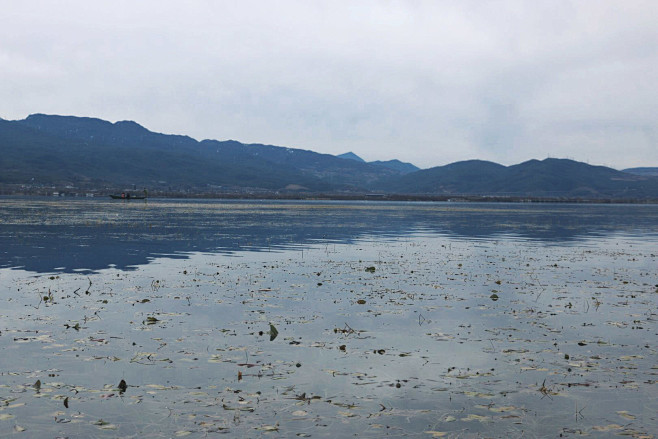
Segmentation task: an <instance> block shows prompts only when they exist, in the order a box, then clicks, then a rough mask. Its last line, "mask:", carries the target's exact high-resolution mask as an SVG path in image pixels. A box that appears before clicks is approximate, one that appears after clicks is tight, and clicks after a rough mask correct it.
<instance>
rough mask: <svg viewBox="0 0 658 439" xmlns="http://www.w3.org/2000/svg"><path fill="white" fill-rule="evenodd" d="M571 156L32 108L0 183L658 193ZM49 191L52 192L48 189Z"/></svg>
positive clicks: (581, 195) (632, 176) (12, 135)
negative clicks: (458, 153) (290, 134)
mask: <svg viewBox="0 0 658 439" xmlns="http://www.w3.org/2000/svg"><path fill="white" fill-rule="evenodd" d="M647 169H655V168H639V170H637V169H635V170H632V169H631V170H627V171H626V172H624V171H617V170H614V169H612V168H607V167H602V166H591V165H588V164H586V163H581V162H576V161H573V160H566V159H545V160H541V161H540V160H530V161H527V162H524V163H520V164H517V165H512V166H503V165H500V164H497V163H492V162H486V161H481V160H469V161H463V162H456V163H452V164H449V165H445V166H438V167H434V168H430V169H418V168H417V167H416V166H414V165H412V164H410V163H404V162H401V161H399V160H390V161H374V162H365V161H364V160H362V159H361V158H360V157H358V156H357V155H356V154H354V153H351V152H350V153H345V154H341V155H339V156H333V155H330V154H320V153H316V152H313V151H308V150H303V149H296V148H286V147H279V146H272V145H262V144H243V143H240V142H238V141H235V140H226V141H218V140H202V141H197V140H195V139H193V138H191V137H188V136H182V135H167V134H160V133H154V132H151V131H149V130H147V129H146V128H144V127H143V126H141V125H139V124H137V123H135V122H132V121H121V122H116V123H111V122H108V121H104V120H101V119H94V118H87V117H74V116H56V115H44V114H34V115H30V116H28V117H27V118H26V119H23V120H17V121H7V120H2V119H0V190H2V192H3V193H19V192H31V193H40V190H41V189H40V188H52V187H68V188H74V189H76V190H79V191H99V192H102V191H113V190H122V189H123V188H139V189H140V190H141V189H142V188H148V189H149V191H150V192H151V194H197V195H222V194H238V195H239V194H246V193H262V194H266V193H269V194H284V195H285V194H297V195H299V194H306V195H308V196H312V195H313V194H316V195H317V194H321V193H322V194H334V195H354V196H358V195H362V196H365V195H367V194H370V195H373V194H377V195H378V196H381V195H383V194H390V195H396V196H409V195H414V196H425V197H437V196H444V197H455V196H497V197H515V198H523V197H545V198H570V199H573V198H578V199H635V200H646V199H658V176H656V175H655V174H652V173H651V172H650V171H647ZM44 190H45V189H44Z"/></svg>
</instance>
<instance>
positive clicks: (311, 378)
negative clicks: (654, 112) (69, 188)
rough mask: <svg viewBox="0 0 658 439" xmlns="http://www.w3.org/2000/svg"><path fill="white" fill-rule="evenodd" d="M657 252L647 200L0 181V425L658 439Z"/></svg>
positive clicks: (109, 430) (177, 432) (138, 433)
mask: <svg viewBox="0 0 658 439" xmlns="http://www.w3.org/2000/svg"><path fill="white" fill-rule="evenodd" d="M657 255H658V206H651V205H562V204H458V203H380V202H371V203H367V202H354V203H344V202H324V201H322V202H321V201H317V202H219V201H199V200H185V201H178V200H149V201H148V202H143V201H137V200H133V201H131V202H123V201H115V202H109V201H102V200H59V199H56V200H52V199H35V198H30V199H23V198H0V304H1V305H0V436H2V437H4V436H9V435H17V436H19V437H20V436H21V435H22V436H24V437H31V438H54V437H71V438H73V437H129V438H133V437H135V438H137V437H139V438H150V437H158V438H159V437H208V436H214V435H216V434H220V433H228V434H229V435H231V436H240V437H259V436H262V435H272V436H274V437H281V436H282V437H345V436H354V435H358V436H365V437H382V436H392V437H406V436H411V437H459V438H464V437H560V435H561V436H562V437H580V436H584V435H589V436H596V437H618V436H625V437H635V438H653V437H655V436H656V432H657V431H658V417H657V415H656V413H658V401H657V399H656V395H657V394H658V393H657V388H656V383H657V380H658V378H657V377H658V355H657V354H656V349H657V348H658V346H657V341H658V334H657V333H658V326H657V325H656V319H657V318H658V274H657V272H656V269H657V267H658V263H657V262H658V256H657ZM121 380H124V381H125V383H126V385H127V388H125V389H122V388H121V387H122V386H120V385H119V384H120V382H121Z"/></svg>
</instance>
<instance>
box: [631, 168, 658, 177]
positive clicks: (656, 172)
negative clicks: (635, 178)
mask: <svg viewBox="0 0 658 439" xmlns="http://www.w3.org/2000/svg"><path fill="white" fill-rule="evenodd" d="M622 172H626V173H628V174H635V175H644V176H646V177H658V168H628V169H624V170H623V171H622Z"/></svg>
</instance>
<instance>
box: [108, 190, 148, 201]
mask: <svg viewBox="0 0 658 439" xmlns="http://www.w3.org/2000/svg"><path fill="white" fill-rule="evenodd" d="M110 198H112V199H113V200H145V199H146V191H144V195H133V194H131V193H130V192H121V193H120V194H110Z"/></svg>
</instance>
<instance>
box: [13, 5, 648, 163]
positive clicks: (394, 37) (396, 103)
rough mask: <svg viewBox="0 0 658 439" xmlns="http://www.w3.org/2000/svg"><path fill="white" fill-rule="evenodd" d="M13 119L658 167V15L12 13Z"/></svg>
mask: <svg viewBox="0 0 658 439" xmlns="http://www.w3.org/2000/svg"><path fill="white" fill-rule="evenodd" d="M0 11H1V12H0V117H2V118H4V119H23V118H25V117H26V116H27V115H28V114H31V113H48V114H67V115H77V116H91V117H99V118H102V119H106V120H110V121H113V122H114V121H117V120H134V121H136V122H138V123H140V124H142V125H144V126H145V127H147V128H148V129H150V130H152V131H157V132H165V133H174V134H187V135H190V136H192V137H194V138H196V139H199V140H201V139H205V138H210V139H218V140H225V139H235V140H239V141H241V142H244V143H268V144H274V145H281V146H289V147H296V148H303V149H310V150H313V151H317V152H323V153H330V154H340V153H343V152H347V151H353V152H355V153H356V154H358V155H360V156H361V157H363V158H364V159H366V160H388V159H393V158H399V159H401V160H403V161H409V162H412V163H414V164H416V165H417V166H420V167H422V168H427V167H431V166H438V165H444V164H447V163H451V162H454V161H458V160H466V159H472V158H479V159H485V160H492V161H495V162H498V163H502V164H505V165H510V164H515V163H519V162H521V161H525V160H528V159H531V158H538V159H543V158H546V157H548V156H550V157H565V158H573V159H575V160H580V161H587V162H589V163H591V164H603V165H607V166H611V167H615V168H624V167H631V166H658V1H656V0H649V1H632V0H630V1H629V0H623V1H621V0H616V1H606V0H591V1H585V0H583V1H558V0H555V1H538V0H528V1H465V0H458V1H441V0H435V1H413V0H410V1H359V0H352V1H338V0H330V1H311V0H302V1H265V0H261V1H244V0H240V1H190V0H186V1H178V2H173V1H164V0H144V1H135V0H129V1H128V0H127V1H124V0H112V1H104V0H94V1H89V0H81V1H31V0H0Z"/></svg>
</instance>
